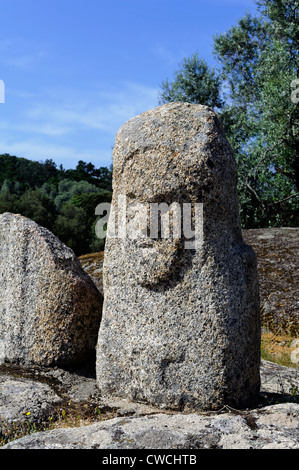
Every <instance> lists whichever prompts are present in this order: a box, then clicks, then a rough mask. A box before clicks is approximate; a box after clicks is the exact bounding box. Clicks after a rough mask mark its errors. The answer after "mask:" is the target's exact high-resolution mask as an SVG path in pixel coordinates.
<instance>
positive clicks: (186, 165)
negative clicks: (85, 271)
mask: <svg viewBox="0 0 299 470" xmlns="http://www.w3.org/2000/svg"><path fill="white" fill-rule="evenodd" d="M113 158H114V163H113V199H112V210H111V212H110V217H109V223H108V231H107V238H106V247H105V258H104V270H103V282H104V306H103V316H102V322H101V326H100V331H99V337H98V344H97V364H96V375H97V385H98V388H99V389H100V391H101V392H102V394H103V395H112V396H118V397H125V398H127V399H130V400H133V401H139V402H144V403H148V404H152V405H155V406H158V407H161V408H167V409H174V410H175V409H178V410H185V411H189V410H200V409H202V410H217V409H219V408H221V407H223V406H224V405H230V406H234V407H239V408H242V407H244V406H248V405H249V404H251V403H253V402H254V401H255V399H256V398H257V396H258V393H259V387H260V372H259V368H260V312H259V288H258V276H257V262H256V256H255V253H254V252H253V250H252V249H251V248H250V247H249V246H247V245H246V244H245V243H244V241H243V239H242V234H241V228H240V219H239V209H238V198H237V168H236V162H235V159H234V156H233V152H232V149H231V147H230V145H229V143H228V141H227V139H226V137H225V133H224V131H223V127H222V124H221V122H220V120H219V118H218V116H217V114H216V113H215V112H214V111H213V110H211V109H210V108H208V107H206V106H201V105H191V104H187V103H171V104H167V105H163V106H159V107H157V108H155V109H152V110H150V111H147V112H145V113H143V114H141V115H139V116H137V117H135V118H133V119H131V120H129V121H128V122H127V123H125V124H124V125H123V127H122V128H121V129H120V130H119V132H118V133H117V136H116V141H115V147H114V157H113Z"/></svg>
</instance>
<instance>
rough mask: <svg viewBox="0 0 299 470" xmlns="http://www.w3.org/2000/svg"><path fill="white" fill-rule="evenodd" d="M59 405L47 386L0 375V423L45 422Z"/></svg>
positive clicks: (56, 396) (59, 400) (59, 398)
mask: <svg viewBox="0 0 299 470" xmlns="http://www.w3.org/2000/svg"><path fill="white" fill-rule="evenodd" d="M61 403H62V399H61V397H59V396H58V395H57V394H56V393H55V392H54V391H53V389H52V388H51V387H50V386H49V385H47V384H43V383H41V382H37V381H32V380H28V379H24V378H20V377H13V376H9V375H0V420H1V421H0V423H1V422H10V423H11V422H20V423H21V422H23V421H27V422H30V421H32V422H34V423H37V424H38V423H41V422H45V421H47V420H48V419H49V417H51V415H54V414H55V410H56V406H58V405H59V404H61ZM0 428H1V424H0ZM0 432H1V431H0Z"/></svg>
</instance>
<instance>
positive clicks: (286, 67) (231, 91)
mask: <svg viewBox="0 0 299 470" xmlns="http://www.w3.org/2000/svg"><path fill="white" fill-rule="evenodd" d="M257 3H258V15H257V16H255V17H253V16H252V15H250V14H247V15H245V16H244V17H243V18H241V19H240V20H239V22H238V23H237V24H236V25H235V26H233V27H232V28H230V29H229V31H227V32H226V33H225V34H219V35H216V36H215V38H214V52H215V55H216V58H217V60H218V62H219V65H220V72H219V76H218V81H217V84H218V86H220V83H221V84H222V85H221V86H222V92H223V95H224V97H223V100H224V102H223V105H222V106H221V107H220V109H218V112H219V114H220V116H221V118H222V121H223V124H224V128H225V131H226V134H227V137H228V139H229V141H230V143H231V145H232V147H233V149H234V152H235V156H236V160H237V163H238V172H239V183H238V189H239V201H240V212H241V218H242V224H243V226H244V227H247V228H249V227H251V228H252V227H263V226H279V225H290V226H296V225H298V223H299V210H298V202H299V197H298V195H299V139H298V129H299V110H298V100H292V99H291V97H292V88H291V84H292V82H293V80H294V79H297V78H298V77H299V57H298V54H299V27H298V11H299V0H260V1H258V2H257ZM187 62H188V61H187V60H186V63H187ZM178 76H179V74H178V75H177V77H178ZM194 80H196V78H194V77H193V78H192V79H190V80H189V82H190V83H189V84H190V85H191V86H189V85H188V77H187V76H186V82H185V83H183V82H182V81H181V80H178V81H177V83H174V84H172V90H175V89H176V87H177V86H182V87H184V88H185V90H186V91H187V92H186V93H185V95H184V94H183V92H182V93H181V95H180V96H184V101H189V102H193V103H201V104H207V103H206V102H204V100H203V97H202V96H200V94H199V93H193V92H192V90H194V89H195V87H194V84H193V82H194ZM215 83H216V82H215ZM201 84H202V82H201V80H199V79H198V86H199V87H200V86H201ZM164 89H165V86H164V85H163V84H162V90H164ZM219 93H220V91H219ZM164 96H165V102H167V101H177V99H176V98H179V95H175V94H171V93H169V94H168V95H164ZM178 100H179V99H178ZM296 101H297V102H296ZM213 107H214V108H216V107H217V106H215V105H214V106H213ZM218 108H219V106H218Z"/></svg>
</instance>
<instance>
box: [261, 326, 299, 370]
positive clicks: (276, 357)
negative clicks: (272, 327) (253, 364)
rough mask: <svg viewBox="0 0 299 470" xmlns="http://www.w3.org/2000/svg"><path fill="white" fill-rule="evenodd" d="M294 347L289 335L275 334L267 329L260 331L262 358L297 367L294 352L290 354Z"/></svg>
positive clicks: (298, 364) (298, 365)
mask: <svg viewBox="0 0 299 470" xmlns="http://www.w3.org/2000/svg"><path fill="white" fill-rule="evenodd" d="M298 348H299V346H298ZM294 349H295V347H294V338H293V337H292V336H291V335H289V334H281V335H276V334H275V333H273V332H271V331H269V330H266V331H263V332H262V343H261V352H262V358H263V359H265V360H268V361H271V362H276V363H278V364H281V365H284V366H286V367H293V368H296V369H298V368H299V363H297V361H294V354H292V353H293V351H294Z"/></svg>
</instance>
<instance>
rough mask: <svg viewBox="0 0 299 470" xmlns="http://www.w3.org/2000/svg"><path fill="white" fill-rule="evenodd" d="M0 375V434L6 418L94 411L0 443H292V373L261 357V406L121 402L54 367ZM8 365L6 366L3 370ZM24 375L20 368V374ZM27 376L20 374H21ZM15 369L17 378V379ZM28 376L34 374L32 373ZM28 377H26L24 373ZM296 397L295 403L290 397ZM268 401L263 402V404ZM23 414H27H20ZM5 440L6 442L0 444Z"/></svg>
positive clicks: (296, 381)
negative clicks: (180, 407) (167, 406)
mask: <svg viewBox="0 0 299 470" xmlns="http://www.w3.org/2000/svg"><path fill="white" fill-rule="evenodd" d="M3 367H4V366H2V373H1V372H0V417H1V422H0V434H1V432H3V431H1V428H2V429H3V428H4V427H5V423H11V422H14V423H17V424H18V423H19V424H20V425H21V424H22V422H26V421H27V422H31V423H33V422H35V423H42V422H48V423H49V418H50V417H51V416H55V411H57V410H60V409H64V410H66V411H67V412H68V408H67V407H68V406H74V404H76V405H77V406H78V408H77V409H78V410H79V409H83V408H84V406H85V405H86V404H88V405H89V409H91V410H95V408H96V407H98V408H99V409H100V410H101V413H102V418H103V421H100V416H98V415H96V414H94V415H93V416H94V420H96V421H97V422H96V423H95V424H91V425H89V426H81V427H79V428H70V429H56V430H53V431H46V432H40V433H35V434H34V435H30V436H27V437H22V438H20V439H17V440H14V441H11V442H10V443H9V444H7V445H6V446H4V447H2V448H8V449H10V448H16V449H18V448H20V449H21V448H24V449H26V448H33V449H47V448H49V449H51V448H53V449H60V448H62V449H76V448H82V449H85V448H87V449H89V448H90V449H91V448H99V449H100V448H102V449H146V448H148V449H151V448H160V449H161V448H168V449H171V448H172V449H175V448H177V449H179V448H181V449H184V448H185V449H195V448H198V449H200V448H232V449H234V448H245V449H246V448H298V445H299V444H298V442H299V441H298V427H299V422H298V413H299V405H298V404H297V403H292V402H291V401H292V400H293V401H294V400H296V397H295V396H292V394H293V395H294V390H295V388H296V387H297V398H298V388H299V370H298V369H292V368H288V367H283V366H279V365H278V364H274V363H271V362H267V361H262V367H261V380H262V387H261V391H262V394H261V400H262V403H263V404H262V405H261V404H260V406H261V408H258V407H257V408H255V409H250V410H248V409H247V410H243V411H240V410H239V411H237V410H233V409H230V408H227V407H226V408H224V409H223V410H222V411H221V412H215V413H199V414H183V413H181V414H176V413H174V412H169V411H167V410H165V411H163V412H161V410H159V409H158V408H155V407H152V406H148V405H145V404H141V403H134V402H130V401H128V400H125V399H120V398H119V399H117V398H112V397H103V396H101V395H100V394H99V392H98V390H97V387H96V382H95V378H92V377H84V376H82V375H80V374H78V373H74V372H73V373H71V372H68V371H65V370H62V369H59V368H55V369H50V368H49V369H48V368H37V367H35V368H31V369H27V370H26V371H25V370H23V371H21V369H20V370H19V371H18V370H17V368H16V367H14V369H13V371H11V372H13V373H14V375H12V374H10V375H9V374H8V372H6V373H5V372H4V371H3ZM7 369H8V367H7ZM25 372H26V373H25ZM21 373H23V375H27V377H20V374H21ZM17 374H19V376H17ZM34 376H35V378H34ZM30 377H31V378H30ZM297 401H298V400H297ZM264 405H269V406H264ZM28 412H30V415H29V416H26V413H28ZM6 442H7V441H6Z"/></svg>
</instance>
